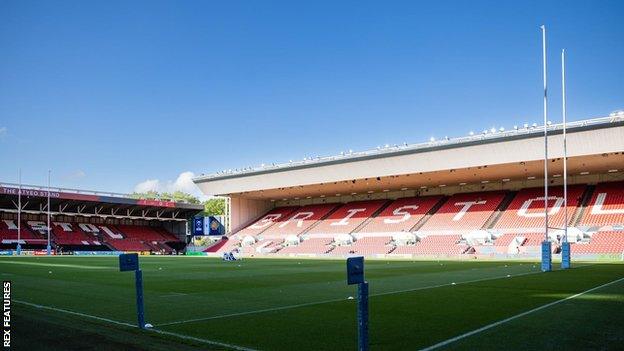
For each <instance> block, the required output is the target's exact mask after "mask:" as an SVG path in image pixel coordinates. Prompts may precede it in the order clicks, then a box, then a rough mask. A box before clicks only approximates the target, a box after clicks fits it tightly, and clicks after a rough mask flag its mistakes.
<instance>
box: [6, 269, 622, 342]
mask: <svg viewBox="0 0 624 351" xmlns="http://www.w3.org/2000/svg"><path fill="white" fill-rule="evenodd" d="M141 266H142V269H143V272H144V273H143V275H144V284H145V303H146V320H147V322H149V323H152V324H153V325H154V326H155V329H156V330H158V331H161V332H165V333H169V334H159V333H156V332H154V331H152V332H146V331H140V330H138V329H137V328H133V327H129V326H124V325H119V324H115V323H111V322H106V321H101V320H95V319H90V318H88V317H84V316H78V315H75V314H67V313H63V312H60V311H54V310H51V309H46V308H36V307H33V306H32V305H25V304H21V303H19V302H18V301H24V302H28V303H31V304H37V305H42V306H47V307H53V308H56V309H63V310H67V311H73V312H78V313H81V314H86V315H91V316H97V317H101V318H107V319H111V320H114V321H118V322H122V323H129V324H134V323H135V318H136V317H135V306H134V278H133V274H132V273H129V272H128V273H120V272H118V269H117V258H116V257H50V258H47V257H2V258H0V275H2V278H3V280H7V279H8V280H11V281H12V282H13V288H12V294H13V295H12V296H13V299H14V302H15V303H14V307H13V319H14V325H13V334H14V335H13V346H14V349H16V350H89V349H94V348H96V349H103V350H122V349H127V350H172V349H174V350H200V349H201V350H205V349H211V350H221V349H227V347H221V346H214V345H213V344H206V343H205V342H204V341H203V340H210V341H216V342H220V343H226V344H231V345H238V346H243V347H247V348H252V349H260V350H293V349H297V350H354V349H356V343H357V340H356V339H357V335H356V302H355V300H348V299H347V298H348V297H349V296H355V291H356V288H355V287H354V286H347V285H346V282H345V263H344V261H329V260H328V261H321V260H296V259H290V260H272V259H271V260H269V259H258V260H251V259H249V260H245V261H240V262H222V261H220V260H218V259H209V258H205V257H142V258H141ZM507 275H510V277H507ZM366 277H367V280H368V281H369V283H370V293H371V298H370V341H371V349H372V350H415V349H420V348H424V347H427V346H431V345H434V344H436V343H438V342H441V341H444V340H447V339H449V338H452V337H455V336H457V335H461V334H463V333H466V332H470V331H472V330H475V329H477V328H481V327H483V326H486V325H488V324H490V323H493V322H496V321H499V320H502V319H505V318H508V317H511V316H514V315H517V314H519V313H522V312H525V311H528V310H531V309H533V308H536V307H539V306H542V305H545V304H548V303H551V302H553V301H558V300H562V299H564V298H566V297H569V296H571V295H574V294H577V293H580V292H583V291H586V290H588V289H592V288H594V287H597V286H600V285H602V284H605V283H610V282H613V281H616V280H618V279H621V278H623V277H624V265H622V264H618V263H612V264H608V263H607V264H604V263H603V264H582V263H577V267H576V268H574V269H572V270H567V271H554V272H550V273H539V265H538V264H536V263H532V262H497V261H493V262H475V261H470V262H460V261H440V262H438V261H415V262H412V261H370V260H369V261H367V263H366ZM452 283H456V284H455V285H453V284H452ZM189 320H195V321H189ZM185 321H189V322H185ZM622 325H624V280H621V281H618V282H616V283H614V284H611V285H608V286H605V287H603V288H600V289H596V290H594V291H592V292H590V293H587V294H583V295H581V296H578V297H576V298H574V299H568V300H566V301H564V302H561V303H558V304H556V305H553V306H551V307H548V308H545V309H542V310H539V311H536V312H534V313H531V314H528V315H526V316H523V317H520V318H517V319H514V320H512V321H509V322H508V323H505V324H502V325H499V326H497V327H494V328H491V329H488V330H485V331H483V332H481V333H478V334H476V335H473V336H470V337H467V338H464V339H461V340H458V341H457V342H454V343H451V344H448V345H446V346H444V347H442V348H440V349H459V350H475V349H491V350H495V349H496V350H500V349H502V348H506V349H509V350H531V349H533V350H545V349H546V350H547V349H553V350H554V349H559V348H561V345H565V347H566V348H568V349H572V350H586V349H603V350H609V349H612V350H616V349H622V348H623V347H622V345H624V330H623V329H622V327H621V326H622ZM171 333H174V334H175V335H173V334H171ZM189 337H192V338H196V339H194V340H191V339H189Z"/></svg>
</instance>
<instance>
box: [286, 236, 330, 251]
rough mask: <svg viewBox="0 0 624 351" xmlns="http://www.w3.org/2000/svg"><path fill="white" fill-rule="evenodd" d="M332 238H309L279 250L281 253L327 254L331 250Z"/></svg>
mask: <svg viewBox="0 0 624 351" xmlns="http://www.w3.org/2000/svg"><path fill="white" fill-rule="evenodd" d="M332 241H333V240H332V239H331V238H309V239H307V240H304V241H302V242H300V243H299V245H294V246H286V247H284V248H283V249H281V250H279V251H278V253H280V254H325V253H328V252H329V251H331V249H332V246H331V245H330V244H331V243H332Z"/></svg>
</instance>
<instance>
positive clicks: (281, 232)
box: [262, 204, 338, 238]
mask: <svg viewBox="0 0 624 351" xmlns="http://www.w3.org/2000/svg"><path fill="white" fill-rule="evenodd" d="M337 206H338V205H337V204H321V205H308V206H303V207H300V208H298V209H297V210H295V211H294V212H292V213H291V214H290V215H289V216H287V217H284V218H282V219H280V220H278V221H276V223H275V225H273V226H271V227H270V228H268V229H267V230H266V231H264V232H263V233H262V236H263V237H265V238H269V237H285V236H287V235H299V234H301V233H303V232H304V231H306V230H307V229H308V228H310V226H312V225H313V224H315V223H316V222H318V221H319V220H321V219H323V218H324V217H325V216H327V214H328V213H329V212H331V211H332V210H333V209H335V208H336V207H337Z"/></svg>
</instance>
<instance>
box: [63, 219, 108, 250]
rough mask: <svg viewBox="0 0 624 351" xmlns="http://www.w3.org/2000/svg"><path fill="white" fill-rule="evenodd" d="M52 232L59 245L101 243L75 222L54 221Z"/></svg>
mask: <svg viewBox="0 0 624 351" xmlns="http://www.w3.org/2000/svg"><path fill="white" fill-rule="evenodd" d="M52 234H53V235H54V242H55V243H56V244H57V245H64V246H67V245H77V246H80V245H101V243H100V241H99V240H98V239H97V238H96V237H95V236H93V235H89V234H87V233H85V232H83V231H82V230H81V229H80V226H78V225H77V224H75V223H73V224H72V223H68V222H53V223H52Z"/></svg>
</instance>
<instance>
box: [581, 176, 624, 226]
mask: <svg viewBox="0 0 624 351" xmlns="http://www.w3.org/2000/svg"><path fill="white" fill-rule="evenodd" d="M579 225H583V226H608V225H624V182H614V183H601V184H598V185H597V186H596V189H595V190H594V194H593V195H592V198H591V201H590V202H589V204H588V206H587V208H585V211H584V213H583V217H582V218H581V221H580V223H579Z"/></svg>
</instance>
